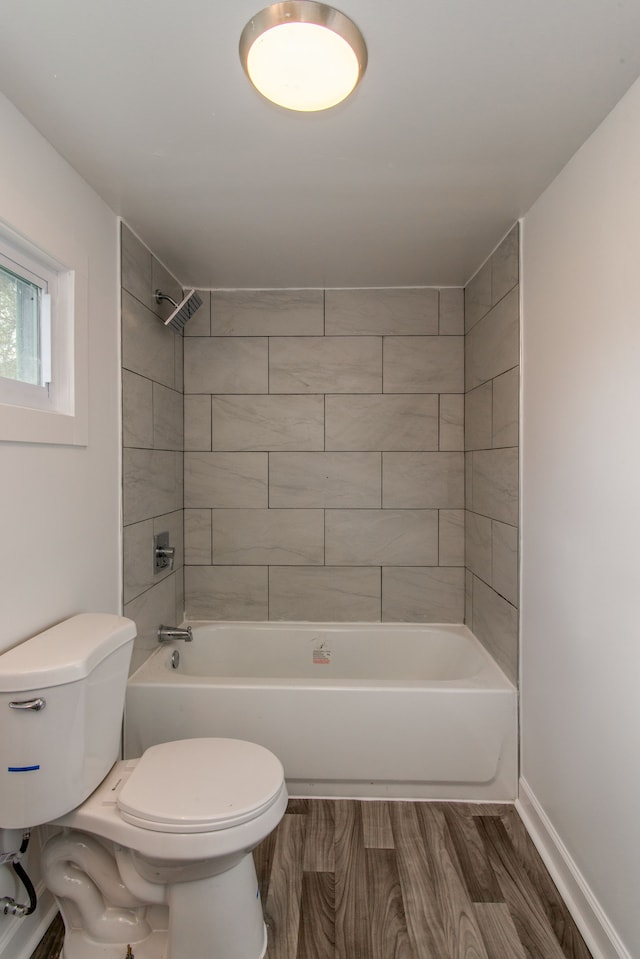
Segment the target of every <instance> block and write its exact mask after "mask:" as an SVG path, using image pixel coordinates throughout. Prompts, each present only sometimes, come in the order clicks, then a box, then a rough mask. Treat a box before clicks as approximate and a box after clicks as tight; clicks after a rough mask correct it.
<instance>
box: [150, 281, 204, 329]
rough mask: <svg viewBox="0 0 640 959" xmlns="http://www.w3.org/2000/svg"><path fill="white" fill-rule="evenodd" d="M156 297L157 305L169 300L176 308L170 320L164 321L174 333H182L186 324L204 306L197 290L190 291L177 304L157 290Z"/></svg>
mask: <svg viewBox="0 0 640 959" xmlns="http://www.w3.org/2000/svg"><path fill="white" fill-rule="evenodd" d="M155 296H156V303H160V302H162V300H168V301H169V303H171V305H172V306H173V307H174V311H173V313H172V314H171V316H170V317H169V319H168V320H165V321H164V325H165V326H170V327H171V329H172V330H173V331H174V333H182V330H183V329H184V326H185V324H186V323H187V322H188V320H190V319H191V317H192V316H193V314H194V313H195V312H196V310H198V309H199V308H200V307H201V306H202V297H201V296H200V294H199V293H196V291H195V290H189V292H188V293H187V294H186V296H185V297H184V298H183V299H182V300H180V302H179V303H176V301H175V300H173V299H171V297H170V296H167V295H166V293H162V292H161V291H160V290H156V294H155Z"/></svg>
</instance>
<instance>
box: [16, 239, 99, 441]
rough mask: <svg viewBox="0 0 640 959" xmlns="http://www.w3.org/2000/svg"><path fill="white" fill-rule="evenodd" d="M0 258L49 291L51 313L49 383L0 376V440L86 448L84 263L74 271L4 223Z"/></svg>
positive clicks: (19, 273) (85, 290)
mask: <svg viewBox="0 0 640 959" xmlns="http://www.w3.org/2000/svg"><path fill="white" fill-rule="evenodd" d="M0 255H1V259H0V263H2V265H4V266H6V267H7V268H8V269H11V270H12V271H13V272H15V273H16V274H17V275H19V276H20V275H22V276H24V277H25V279H30V277H31V276H33V277H35V278H36V279H35V282H37V284H38V285H39V286H41V287H42V288H43V289H44V288H45V287H46V289H47V293H48V294H49V296H50V308H51V326H50V329H51V343H50V362H51V375H50V382H49V383H48V384H47V385H46V386H37V385H35V384H30V383H22V382H19V381H17V380H10V379H7V378H5V377H1V376H0V441H8V442H23V443H51V444H61V445H86V444H87V441H88V438H87V424H88V411H87V392H88V389H87V386H88V382H87V371H86V366H87V311H86V295H87V270H86V264H83V263H81V264H75V265H74V266H75V268H71V267H70V266H69V265H68V264H65V263H62V262H61V261H60V260H58V259H56V258H55V257H54V256H51V255H50V254H49V253H47V252H45V251H44V250H41V249H40V248H39V247H37V246H36V245H35V244H34V243H32V242H31V241H30V240H27V239H26V238H25V237H23V236H21V235H20V234H18V233H17V232H16V231H15V230H13V229H12V228H11V227H9V226H8V225H6V224H3V223H1V222H0ZM78 266H79V267H80V268H79V269H78ZM83 266H84V269H83Z"/></svg>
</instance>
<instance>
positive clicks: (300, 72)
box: [240, 0, 367, 112]
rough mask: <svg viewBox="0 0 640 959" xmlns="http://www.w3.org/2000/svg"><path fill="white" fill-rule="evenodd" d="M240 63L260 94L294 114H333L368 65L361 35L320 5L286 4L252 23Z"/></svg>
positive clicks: (307, 1)
mask: <svg viewBox="0 0 640 959" xmlns="http://www.w3.org/2000/svg"><path fill="white" fill-rule="evenodd" d="M240 58H241V60H242V64H243V66H244V69H245V71H246V73H247V75H248V77H249V79H250V80H251V82H252V83H253V85H254V86H255V87H256V89H257V90H259V92H260V93H261V94H262V95H263V96H265V97H266V98H267V99H268V100H271V101H273V103H277V104H279V106H282V107H286V108H287V109H289V110H300V111H304V112H311V111H316V110H327V109H328V108H329V107H332V106H335V105H336V104H337V103H340V102H341V101H342V100H344V99H345V98H346V97H348V96H349V94H350V93H351V92H352V90H353V89H354V87H355V86H356V84H357V83H358V81H359V80H360V77H361V76H362V74H363V73H364V70H365V67H366V64H367V49H366V46H365V43H364V40H363V39H362V35H361V34H360V31H359V30H358V28H357V27H356V25H355V24H354V23H353V21H351V20H349V18H348V17H345V16H344V14H342V13H340V12H339V11H338V10H334V9H333V7H329V6H327V5H326V4H324V3H316V2H315V0H285V2H283V3H276V4H273V5H272V6H271V7H267V8H266V9H264V10H262V11H261V12H260V13H259V14H257V15H256V16H255V17H253V19H252V20H250V21H249V23H248V24H247V26H246V27H245V28H244V30H243V32H242V37H241V38H240Z"/></svg>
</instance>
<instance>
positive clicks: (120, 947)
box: [60, 926, 267, 959]
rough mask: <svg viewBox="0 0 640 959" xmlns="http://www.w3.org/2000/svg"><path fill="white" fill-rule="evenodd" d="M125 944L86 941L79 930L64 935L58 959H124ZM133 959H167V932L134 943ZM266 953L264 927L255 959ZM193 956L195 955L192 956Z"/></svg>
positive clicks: (154, 934) (162, 931)
mask: <svg viewBox="0 0 640 959" xmlns="http://www.w3.org/2000/svg"><path fill="white" fill-rule="evenodd" d="M127 945H128V944H127V943H110V944H107V943H96V942H92V941H91V940H89V939H87V937H86V936H85V935H84V933H83V932H82V931H81V930H77V929H73V930H71V932H66V933H65V941H64V947H63V949H62V952H61V953H60V959H98V957H100V959H125V956H126V954H127ZM131 948H132V952H133V959H169V956H168V953H167V948H168V937H167V931H166V929H164V930H158V931H156V932H153V933H152V934H151V935H150V936H148V937H147V938H146V939H144V940H143V941H142V942H138V943H134V944H133V946H132V947H131ZM266 951H267V928H266V926H265V927H264V934H263V943H262V949H261V951H260V953H259V954H257V955H256V957H255V959H264V956H265V954H266ZM194 955H195V954H194Z"/></svg>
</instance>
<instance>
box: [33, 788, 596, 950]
mask: <svg viewBox="0 0 640 959" xmlns="http://www.w3.org/2000/svg"><path fill="white" fill-rule="evenodd" d="M254 856H255V862H256V870H257V873H258V881H259V884H260V891H261V895H262V901H263V904H264V909H265V914H266V920H267V926H268V929H269V946H268V953H267V959H591V955H590V953H589V951H588V950H587V948H586V946H585V944H584V941H583V940H582V938H581V936H580V934H579V932H578V930H577V928H576V926H575V923H574V922H573V920H572V919H571V917H570V915H569V913H568V911H567V909H566V907H565V905H564V903H563V902H562V900H561V898H560V896H559V894H558V892H557V890H556V888H555V886H554V885H553V882H552V881H551V878H550V877H549V874H548V873H547V871H546V869H545V867H544V865H543V863H542V860H541V859H540V857H539V855H538V853H537V851H536V849H535V847H534V846H533V843H532V842H531V840H530V839H529V837H528V835H527V833H526V831H525V829H524V826H523V825H522V822H521V821H520V819H519V817H518V814H517V813H516V811H515V809H514V807H513V806H509V805H507V806H502V805H473V804H467V803H412V802H396V803H394V802H358V801H355V800H321V799H292V800H290V802H289V807H288V810H287V813H286V815H285V817H284V819H283V820H282V822H281V823H280V825H279V826H278V828H277V829H276V831H275V832H274V833H272V835H271V836H269V837H268V838H267V839H266V840H265V841H264V842H263V843H262V844H261V845H260V846H259V847H258V849H257V850H256V851H255V854H254ZM60 948H61V932H60V924H59V920H58V922H57V923H56V924H54V926H53V927H52V929H51V931H50V933H49V934H48V935H47V936H46V937H45V939H44V940H43V942H42V943H41V944H40V946H38V949H37V950H36V952H35V953H34V955H33V957H32V959H57V957H58V955H59V952H60ZM194 959H206V957H194Z"/></svg>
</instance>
